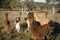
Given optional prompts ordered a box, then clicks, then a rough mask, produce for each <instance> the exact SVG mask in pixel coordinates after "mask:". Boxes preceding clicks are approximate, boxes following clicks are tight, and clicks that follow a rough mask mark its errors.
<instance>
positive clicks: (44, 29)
mask: <svg viewBox="0 0 60 40" xmlns="http://www.w3.org/2000/svg"><path fill="white" fill-rule="evenodd" d="M27 20H29V23H30V30H31V33H32V38H33V39H34V40H42V37H45V36H46V37H47V39H48V40H49V36H50V30H51V28H50V26H49V25H48V24H45V25H38V26H35V23H34V22H35V21H34V15H33V13H29V14H28V17H27Z"/></svg>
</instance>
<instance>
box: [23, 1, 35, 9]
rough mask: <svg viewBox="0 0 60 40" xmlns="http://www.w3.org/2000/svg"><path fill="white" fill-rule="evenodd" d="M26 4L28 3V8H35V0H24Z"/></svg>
mask: <svg viewBox="0 0 60 40" xmlns="http://www.w3.org/2000/svg"><path fill="white" fill-rule="evenodd" d="M24 5H26V7H27V8H28V10H33V9H34V8H35V4H34V1H33V0H24Z"/></svg>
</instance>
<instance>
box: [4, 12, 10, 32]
mask: <svg viewBox="0 0 60 40" xmlns="http://www.w3.org/2000/svg"><path fill="white" fill-rule="evenodd" d="M5 17H6V18H5V20H4V25H3V26H4V31H5V32H6V33H8V32H9V26H10V22H9V20H8V14H7V13H6V14H5Z"/></svg>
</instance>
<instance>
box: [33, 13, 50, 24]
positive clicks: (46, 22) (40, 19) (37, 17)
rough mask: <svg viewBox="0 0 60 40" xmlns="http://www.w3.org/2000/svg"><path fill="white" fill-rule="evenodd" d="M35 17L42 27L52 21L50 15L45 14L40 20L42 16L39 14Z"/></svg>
mask: <svg viewBox="0 0 60 40" xmlns="http://www.w3.org/2000/svg"><path fill="white" fill-rule="evenodd" d="M34 17H35V20H36V21H39V22H40V23H41V25H44V24H48V22H49V21H50V19H49V18H48V13H45V14H44V18H40V15H39V14H38V13H35V14H34Z"/></svg>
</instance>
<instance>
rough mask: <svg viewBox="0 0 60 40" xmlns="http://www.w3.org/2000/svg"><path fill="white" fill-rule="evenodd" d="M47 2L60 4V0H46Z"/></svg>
mask: <svg viewBox="0 0 60 40" xmlns="http://www.w3.org/2000/svg"><path fill="white" fill-rule="evenodd" d="M46 2H47V3H52V4H59V3H60V0H46Z"/></svg>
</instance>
